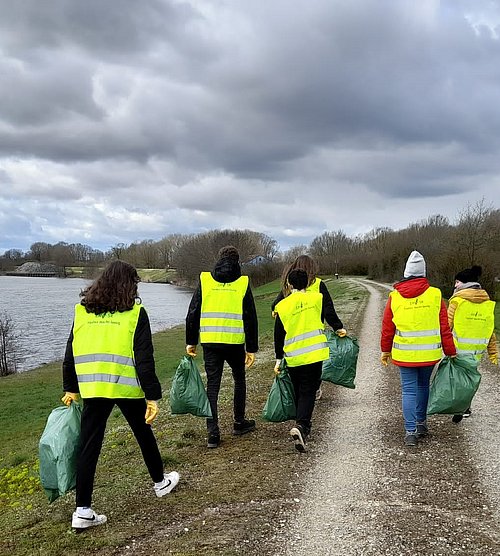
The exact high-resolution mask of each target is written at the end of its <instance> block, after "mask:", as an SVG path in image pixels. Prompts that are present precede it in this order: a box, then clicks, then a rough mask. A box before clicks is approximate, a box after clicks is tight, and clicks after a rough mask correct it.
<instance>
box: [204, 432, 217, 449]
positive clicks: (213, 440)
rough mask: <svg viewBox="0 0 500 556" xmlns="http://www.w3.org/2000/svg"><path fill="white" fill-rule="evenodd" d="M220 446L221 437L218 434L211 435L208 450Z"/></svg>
mask: <svg viewBox="0 0 500 556" xmlns="http://www.w3.org/2000/svg"><path fill="white" fill-rule="evenodd" d="M219 444H220V436H219V435H218V434H209V435H208V441H207V448H218V447H219Z"/></svg>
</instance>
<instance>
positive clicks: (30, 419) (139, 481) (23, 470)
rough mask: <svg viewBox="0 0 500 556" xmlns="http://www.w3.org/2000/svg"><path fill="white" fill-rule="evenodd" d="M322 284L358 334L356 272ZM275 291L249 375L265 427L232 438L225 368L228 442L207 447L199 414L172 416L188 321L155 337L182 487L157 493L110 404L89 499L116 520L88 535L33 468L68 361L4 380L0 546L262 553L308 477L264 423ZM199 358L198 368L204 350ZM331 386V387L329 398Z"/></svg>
mask: <svg viewBox="0 0 500 556" xmlns="http://www.w3.org/2000/svg"><path fill="white" fill-rule="evenodd" d="M325 281H326V283H327V285H328V287H329V289H330V291H331V293H332V297H333V299H334V302H335V306H336V309H337V312H338V313H339V316H340V317H341V319H342V320H343V321H344V324H345V326H346V327H347V328H348V330H349V331H353V330H355V329H356V328H357V325H358V324H359V321H360V318H361V315H362V307H363V304H364V301H365V299H366V295H367V294H366V290H365V289H364V288H363V287H362V286H360V285H359V284H357V283H355V282H351V281H349V280H342V279H341V280H329V279H326V280H325ZM278 289H279V283H278V281H276V282H273V283H271V284H267V285H266V286H263V287H262V288H258V289H256V290H254V296H255V300H256V305H257V311H258V314H259V326H260V343H261V346H260V351H259V354H258V359H257V361H256V363H255V365H254V366H253V367H252V368H251V369H250V370H249V371H248V375H247V377H248V378H247V387H248V402H247V415H248V416H249V417H253V418H256V419H257V424H258V428H257V431H256V432H255V433H252V434H249V435H245V436H243V437H233V436H232V435H231V429H232V379H231V374H230V372H225V373H224V377H223V382H222V388H221V393H220V396H219V408H220V409H219V412H220V421H221V431H222V435H223V442H222V445H221V447H220V448H218V449H216V450H207V448H206V439H205V438H206V432H205V422H204V420H203V419H199V418H195V417H192V416H170V412H169V407H168V390H169V385H170V382H171V379H172V377H173V374H174V372H175V369H176V367H177V364H178V362H179V359H180V357H181V356H182V355H183V354H184V328H183V327H176V328H173V329H170V330H167V331H164V332H161V333H158V334H156V335H155V336H154V342H155V356H156V361H157V370H158V375H159V378H160V380H161V383H162V385H163V387H164V396H165V398H164V399H163V400H162V401H161V402H160V408H161V414H160V417H159V418H158V420H157V421H156V422H155V424H154V429H155V434H156V437H157V439H158V443H159V446H160V450H161V452H162V455H163V459H164V462H165V467H166V469H167V470H171V469H176V470H178V471H179V472H180V473H181V482H180V484H179V487H178V489H177V490H176V491H175V493H174V494H172V495H169V496H167V497H166V498H164V499H157V498H155V497H154V494H153V492H152V489H151V484H150V479H149V476H148V474H147V471H146V468H145V466H144V463H143V461H142V457H141V454H140V452H139V449H138V446H137V444H136V442H135V440H134V439H133V437H132V434H131V432H130V430H129V428H128V426H127V424H126V423H125V421H124V419H123V418H122V416H121V414H120V413H119V412H118V411H115V412H113V414H112V416H111V417H110V420H109V422H108V429H107V433H106V437H105V442H104V446H103V451H102V454H101V458H100V461H99V464H98V469H97V474H96V482H95V489H94V501H93V505H94V507H95V508H96V509H97V510H98V511H100V512H103V513H106V514H107V516H108V521H109V523H108V524H107V525H105V526H103V527H100V528H97V529H96V530H92V531H87V532H86V533H85V534H83V535H75V534H74V533H73V532H72V530H71V527H70V518H71V513H72V511H73V509H74V494H73V493H69V494H68V495H66V496H64V497H62V498H60V499H58V500H57V501H55V502H54V503H53V504H50V505H49V504H48V503H47V500H46V499H45V496H44V494H43V491H42V489H41V486H40V483H39V481H38V475H37V471H38V467H37V465H38V463H37V450H38V448H37V447H38V440H39V438H40V435H41V433H42V431H43V428H44V426H45V422H46V419H47V416H48V414H49V413H50V411H51V410H52V409H53V408H54V407H55V406H56V405H57V404H58V402H59V399H60V397H61V395H62V392H61V371H60V364H59V363H56V364H51V365H46V366H44V367H42V368H40V369H38V370H35V371H30V372H26V373H23V374H20V375H14V376H11V377H6V378H5V379H2V380H1V382H0V389H1V390H0V391H1V395H0V398H1V399H0V554H2V555H3V554H9V555H10V556H28V555H30V556H31V555H35V554H40V555H41V554H44V555H46V554H50V555H51V556H58V555H63V554H64V556H71V555H76V554H82V553H84V554H85V553H90V552H92V553H93V554H101V555H110V554H123V553H125V552H126V553H127V554H129V553H130V554H133V553H137V554H139V553H157V554H175V555H179V556H180V555H191V554H193V555H194V554H199V553H203V554H219V555H232V554H242V553H253V554H255V553H256V552H257V550H258V548H257V547H258V544H259V542H261V540H262V539H265V538H266V537H267V536H268V535H269V533H270V531H271V530H272V527H274V526H276V524H277V523H279V515H280V512H281V511H282V509H283V508H284V507H285V506H288V505H290V504H291V505H293V504H294V503H295V500H296V499H297V497H298V496H299V495H300V488H301V477H300V474H301V473H303V472H307V466H308V465H310V463H309V462H308V460H307V456H306V457H303V456H301V455H300V454H297V453H296V452H295V450H294V449H293V443H291V442H289V441H288V429H289V428H290V423H266V422H264V421H262V419H260V414H261V412H262V408H263V406H264V403H265V400H266V398H267V394H268V392H269V388H270V386H271V383H272V380H273V367H274V352H273V346H272V327H273V319H272V317H271V312H270V304H271V302H272V300H273V299H274V297H275V295H276V293H277V291H278ZM200 351H201V350H200ZM197 363H198V364H199V366H200V368H202V360H201V354H200V356H199V357H197ZM334 388H336V387H334V386H333V385H330V384H328V385H326V388H325V389H324V390H325V396H327V397H328V396H329V395H331V394H332V392H333V389H334ZM323 411H325V410H324V409H323V408H322V405H321V404H319V406H318V408H317V410H316V412H315V415H314V419H321V415H322V412H323ZM312 441H313V442H314V438H313V439H312Z"/></svg>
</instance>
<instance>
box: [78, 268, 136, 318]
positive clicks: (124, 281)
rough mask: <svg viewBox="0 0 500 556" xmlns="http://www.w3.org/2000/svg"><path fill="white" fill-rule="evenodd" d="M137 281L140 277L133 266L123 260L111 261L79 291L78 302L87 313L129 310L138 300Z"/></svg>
mask: <svg viewBox="0 0 500 556" xmlns="http://www.w3.org/2000/svg"><path fill="white" fill-rule="evenodd" d="M138 282H140V278H139V275H138V274H137V270H136V269H135V267H134V266H132V265H131V264H129V263H126V262H124V261H113V262H112V263H109V264H108V266H107V267H106V268H105V269H104V270H103V271H102V273H101V275H100V276H99V277H98V278H97V279H96V280H95V281H94V282H93V283H92V284H91V285H90V286H88V287H87V288H85V289H84V290H83V291H82V292H81V293H80V297H81V298H82V300H81V301H80V303H81V304H82V305H83V306H84V307H85V309H87V313H94V314H96V315H102V314H103V313H115V312H117V311H118V312H120V313H123V312H124V311H130V309H132V307H133V306H134V305H135V303H136V300H137V299H139V300H140V297H139V296H138V295H137V284H138Z"/></svg>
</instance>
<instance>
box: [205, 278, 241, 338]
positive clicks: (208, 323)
mask: <svg viewBox="0 0 500 556" xmlns="http://www.w3.org/2000/svg"><path fill="white" fill-rule="evenodd" d="M200 283H201V316H200V343H202V344H244V343H245V330H244V328H243V298H244V297H245V294H246V291H247V289H248V276H240V277H239V278H238V279H237V280H235V281H234V282H227V283H224V282H217V280H215V279H214V278H213V277H212V275H211V274H210V272H202V273H201V275H200Z"/></svg>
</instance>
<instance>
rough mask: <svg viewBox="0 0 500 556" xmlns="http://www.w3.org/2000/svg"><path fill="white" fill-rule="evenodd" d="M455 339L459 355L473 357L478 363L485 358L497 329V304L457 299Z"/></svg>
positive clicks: (454, 317)
mask: <svg viewBox="0 0 500 556" xmlns="http://www.w3.org/2000/svg"><path fill="white" fill-rule="evenodd" d="M453 302H454V303H455V304H456V306H457V307H456V309H455V313H454V315H453V339H454V341H455V346H456V348H457V353H460V354H469V355H473V356H474V357H475V358H476V359H477V360H478V361H480V360H481V358H482V357H483V354H484V352H485V351H486V348H487V346H488V343H489V341H490V338H491V335H492V334H493V330H494V327H495V302H494V301H483V302H482V303H473V302H472V301H469V300H468V299H464V298H463V297H455V298H454V299H453Z"/></svg>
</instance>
